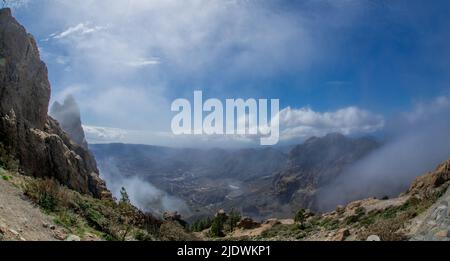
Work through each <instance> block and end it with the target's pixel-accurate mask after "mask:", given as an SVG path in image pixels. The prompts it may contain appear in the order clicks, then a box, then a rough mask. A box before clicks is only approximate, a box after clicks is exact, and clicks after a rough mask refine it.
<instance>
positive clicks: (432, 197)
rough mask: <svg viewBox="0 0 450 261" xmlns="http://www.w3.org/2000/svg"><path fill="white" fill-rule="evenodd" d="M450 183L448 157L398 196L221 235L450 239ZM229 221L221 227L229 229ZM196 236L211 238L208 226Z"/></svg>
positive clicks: (243, 237) (230, 237) (247, 237)
mask: <svg viewBox="0 0 450 261" xmlns="http://www.w3.org/2000/svg"><path fill="white" fill-rule="evenodd" d="M449 187H450V159H449V160H447V161H445V162H443V163H442V164H440V165H439V166H438V167H437V168H436V169H435V170H434V171H432V172H429V173H427V174H425V175H423V176H420V177H417V178H416V179H415V181H414V182H413V183H412V185H411V186H410V188H409V189H408V191H406V192H405V193H403V194H401V195H399V196H398V197H396V198H392V199H388V198H383V199H376V198H368V199H363V200H358V201H354V202H350V203H349V204H348V205H346V206H338V207H337V208H336V210H334V211H331V212H327V213H323V214H319V215H315V214H314V213H313V212H310V211H309V210H304V209H299V211H298V212H297V214H296V215H295V216H293V217H292V218H291V219H273V218H272V219H268V220H265V221H262V222H260V223H256V224H252V226H251V227H247V228H246V227H242V226H240V224H241V223H242V222H239V223H237V227H236V228H235V229H233V230H231V231H228V232H226V233H225V235H224V237H223V239H225V240H283V241H286V240H287V241H289V240H294V241H295V240H307V241H354V240H357V241H360V240H362V241H366V240H367V241H399V240H401V241H403V240H414V241H423V240H426V241H450V212H449V209H448V208H449V203H450V190H449ZM228 219H230V217H228ZM246 219H247V218H243V219H242V220H246ZM247 223H249V222H248V220H247ZM226 224H227V223H226V222H225V225H224V226H223V231H227V225H226ZM197 235H198V236H201V237H203V238H205V239H208V238H211V237H210V229H205V230H203V231H202V232H198V233H197Z"/></svg>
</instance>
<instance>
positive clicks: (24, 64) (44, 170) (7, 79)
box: [0, 8, 110, 198]
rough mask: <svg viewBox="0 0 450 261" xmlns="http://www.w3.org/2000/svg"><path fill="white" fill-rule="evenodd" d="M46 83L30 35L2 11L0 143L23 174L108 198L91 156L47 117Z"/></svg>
mask: <svg viewBox="0 0 450 261" xmlns="http://www.w3.org/2000/svg"><path fill="white" fill-rule="evenodd" d="M49 99H50V84H49V81H48V78H47V68H46V66H45V64H44V63H43V62H42V61H41V59H40V56H39V51H38V47H37V45H36V42H35V40H34V38H33V37H32V36H31V35H30V34H28V33H27V32H26V30H25V28H24V27H23V26H21V25H20V24H19V23H18V22H17V21H16V19H15V18H14V17H12V15H11V10H10V9H6V8H5V9H1V10H0V101H1V102H0V142H1V143H3V145H5V146H6V147H8V148H9V149H10V151H11V152H12V153H13V154H14V155H15V156H16V157H17V159H18V160H19V163H20V167H21V169H22V170H23V171H24V173H25V174H26V175H31V176H35V177H52V178H55V179H57V180H58V181H59V182H60V183H62V184H64V185H66V186H68V187H69V188H71V189H74V190H76V191H79V192H81V193H85V194H90V195H93V196H95V197H98V198H101V197H110V193H109V192H108V190H107V189H106V186H105V183H104V182H103V181H102V180H101V179H100V178H99V174H98V169H97V166H96V162H95V159H94V158H93V157H92V156H91V155H90V154H89V152H88V151H87V150H86V149H85V148H83V147H82V146H79V145H77V144H76V143H75V142H73V141H72V140H71V139H70V138H69V137H68V135H67V134H66V133H65V132H64V131H63V130H62V129H61V127H60V125H59V124H58V122H57V121H56V120H54V119H53V118H51V117H49V116H48V115H47V112H48V104H49Z"/></svg>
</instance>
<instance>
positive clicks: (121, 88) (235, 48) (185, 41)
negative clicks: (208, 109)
mask: <svg viewBox="0 0 450 261" xmlns="http://www.w3.org/2000/svg"><path fill="white" fill-rule="evenodd" d="M22 3H23V4H20V5H15V6H14V10H13V14H14V16H15V17H16V18H17V19H18V20H19V22H21V23H22V24H23V25H24V26H25V27H26V28H27V30H28V31H29V32H30V33H31V34H33V35H34V37H35V38H36V40H37V43H38V46H39V49H40V52H41V58H42V60H43V61H44V62H45V63H46V64H47V66H48V69H49V79H50V82H51V85H52V101H56V100H59V101H61V100H63V99H64V97H65V96H66V95H68V94H72V95H73V96H74V97H75V98H76V100H77V101H78V103H79V106H80V108H81V116H82V121H83V123H84V125H85V131H86V132H87V137H88V139H89V141H90V142H91V143H96V142H111V141H120V142H129V143H145V144H156V145H169V146H194V145H199V144H210V145H211V144H214V146H216V145H217V146H225V145H230V144H240V145H242V146H246V145H249V144H252V140H251V139H246V138H242V137H239V138H235V137H231V138H230V137H223V136H221V137H196V138H195V139H193V138H186V137H174V136H173V135H172V134H171V132H170V121H171V119H172V117H173V116H174V113H173V112H171V110H170V105H171V103H172V101H173V100H174V99H177V98H187V99H190V100H192V97H193V92H194V90H202V91H203V95H204V96H205V99H206V98H218V99H226V98H244V99H247V98H256V99H258V98H269V99H273V98H277V99H279V100H280V110H281V113H280V128H281V130H280V131H281V140H282V141H286V142H300V141H302V140H304V139H306V138H308V137H309V136H314V135H316V136H321V135H325V134H326V133H329V132H342V133H344V134H347V135H376V134H377V133H380V132H384V131H385V130H386V125H388V124H389V123H390V122H393V121H395V119H398V117H399V115H408V116H407V117H412V116H411V115H412V114H413V113H415V112H418V111H419V112H420V111H421V114H420V115H427V112H428V111H429V110H431V111H433V110H435V108H434V107H433V106H438V107H439V106H441V105H442V104H444V105H445V106H448V103H449V98H448V97H449V96H450V86H449V84H448V80H449V79H448V78H449V75H450V73H449V70H450V66H449V62H450V59H449V58H450V45H449V44H448V43H449V40H450V20H449V19H448V18H447V15H448V13H450V2H449V1H445V0H442V1H440V0H435V1H425V0H422V1H419V0H392V1H384V0H379V1H375V0H339V1H336V0H305V1H284V0H280V1H269V0H267V1H264V0H260V1H257V0H241V1H238V0H222V1H218V0H217V1H207V0H186V1H175V0H154V1H144V0H121V1H118V0H110V1H98V0H95V1H94V0H83V1H81V0H79V1H76V0H71V1H68V0H66V1H63V0H28V1H23V2H22ZM436 104H438V105H436ZM439 104H440V105H439ZM420 115H419V116H420ZM405 117H406V116H405Z"/></svg>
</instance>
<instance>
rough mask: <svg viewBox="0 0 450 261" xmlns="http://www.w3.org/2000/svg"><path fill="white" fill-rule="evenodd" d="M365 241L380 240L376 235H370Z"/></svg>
mask: <svg viewBox="0 0 450 261" xmlns="http://www.w3.org/2000/svg"><path fill="white" fill-rule="evenodd" d="M366 241H381V239H380V237H379V236H377V235H370V236H368V237H367V240H366Z"/></svg>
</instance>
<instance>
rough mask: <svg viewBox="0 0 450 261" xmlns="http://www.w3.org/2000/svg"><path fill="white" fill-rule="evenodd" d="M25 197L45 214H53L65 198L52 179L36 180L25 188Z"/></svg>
mask: <svg viewBox="0 0 450 261" xmlns="http://www.w3.org/2000/svg"><path fill="white" fill-rule="evenodd" d="M25 195H26V196H28V197H29V198H30V199H31V200H33V201H34V202H35V203H36V204H38V205H39V206H41V207H42V208H43V209H44V210H45V211H47V212H54V211H56V210H57V208H58V207H59V205H60V204H62V203H63V202H64V199H65V198H66V197H65V195H64V193H62V192H61V191H60V185H59V184H58V182H57V181H55V180H54V179H43V180H41V179H37V180H35V181H33V182H30V183H28V184H27V185H26V186H25Z"/></svg>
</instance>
